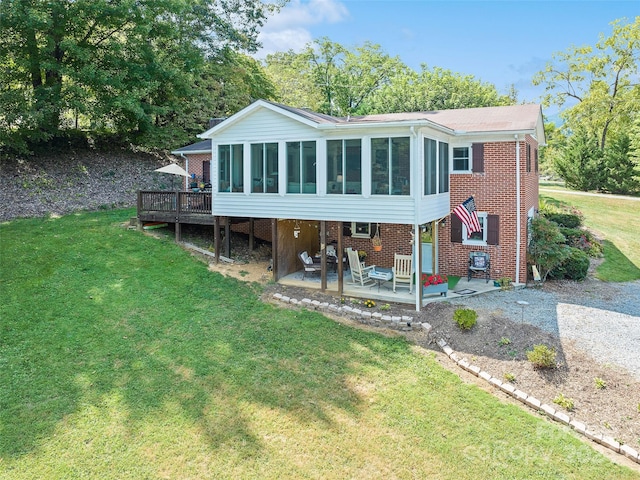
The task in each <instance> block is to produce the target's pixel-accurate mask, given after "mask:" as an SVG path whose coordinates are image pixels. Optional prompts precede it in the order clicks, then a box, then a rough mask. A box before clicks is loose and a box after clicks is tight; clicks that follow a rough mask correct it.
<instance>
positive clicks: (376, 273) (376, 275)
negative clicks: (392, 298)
mask: <svg viewBox="0 0 640 480" xmlns="http://www.w3.org/2000/svg"><path fill="white" fill-rule="evenodd" d="M369 278H373V279H374V280H375V282H376V283H377V284H378V291H380V285H382V284H383V283H385V282H388V281H389V280H391V279H392V278H393V271H392V270H391V269H390V268H384V267H374V268H373V270H371V272H369Z"/></svg>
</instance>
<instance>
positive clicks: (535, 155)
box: [533, 148, 538, 173]
mask: <svg viewBox="0 0 640 480" xmlns="http://www.w3.org/2000/svg"><path fill="white" fill-rule="evenodd" d="M533 158H535V160H536V170H535V172H536V173H538V149H537V148H536V149H535V150H534V151H533Z"/></svg>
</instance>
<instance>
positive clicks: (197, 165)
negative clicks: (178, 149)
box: [185, 153, 211, 180]
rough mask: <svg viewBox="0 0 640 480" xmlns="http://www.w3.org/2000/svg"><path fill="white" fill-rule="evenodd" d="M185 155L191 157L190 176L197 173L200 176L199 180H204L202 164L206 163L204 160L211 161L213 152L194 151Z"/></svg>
mask: <svg viewBox="0 0 640 480" xmlns="http://www.w3.org/2000/svg"><path fill="white" fill-rule="evenodd" d="M185 156H186V157H187V158H188V159H189V170H188V173H189V178H191V174H192V173H195V174H196V176H197V177H198V180H202V178H203V174H204V172H203V169H202V165H203V164H204V162H210V161H211V154H209V153H194V154H189V155H185Z"/></svg>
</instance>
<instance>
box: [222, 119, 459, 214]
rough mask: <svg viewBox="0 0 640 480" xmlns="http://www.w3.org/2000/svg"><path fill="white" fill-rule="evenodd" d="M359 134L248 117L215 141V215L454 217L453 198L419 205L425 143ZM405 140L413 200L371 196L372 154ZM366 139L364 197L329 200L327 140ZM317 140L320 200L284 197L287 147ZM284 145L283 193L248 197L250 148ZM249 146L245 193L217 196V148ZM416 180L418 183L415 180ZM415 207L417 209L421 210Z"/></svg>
mask: <svg viewBox="0 0 640 480" xmlns="http://www.w3.org/2000/svg"><path fill="white" fill-rule="evenodd" d="M355 127H356V128H354V129H351V128H335V129H333V128H331V129H324V130H323V129H319V130H318V129H315V128H313V127H311V126H309V125H307V124H305V123H303V122H298V121H296V120H294V119H291V118H289V117H287V116H285V115H281V114H279V113H277V112H274V111H272V110H270V109H267V108H260V109H257V110H255V111H254V112H251V113H249V114H248V115H247V116H246V117H245V118H242V119H241V120H239V121H238V122H237V123H235V124H232V125H230V126H229V127H228V128H225V129H223V130H221V131H220V132H219V133H217V134H215V135H214V136H213V137H212V146H213V162H212V164H213V168H212V170H213V172H212V173H213V175H212V181H213V184H214V194H213V211H214V214H215V215H221V216H231V217H254V218H291V219H294V218H297V219H306V220H328V221H357V222H380V223H399V224H408V225H415V224H416V223H417V224H422V223H426V222H429V221H432V220H437V219H440V218H442V217H444V216H445V215H447V214H448V213H449V195H448V194H444V195H432V196H429V197H424V198H422V197H421V198H422V199H421V200H419V201H416V199H415V198H414V197H415V196H418V197H420V196H421V192H422V183H423V180H422V178H421V177H422V162H423V160H422V148H421V144H420V142H421V141H422V138H421V136H420V135H416V134H415V132H412V131H411V130H410V129H409V128H408V127H397V126H394V127H385V126H380V125H376V126H355ZM397 136H406V137H409V138H411V139H412V141H411V156H412V162H414V166H413V167H412V178H411V194H412V195H411V196H387V195H374V196H371V195H370V192H371V185H370V183H371V153H370V152H371V150H370V145H369V142H370V140H371V138H375V137H397ZM348 138H360V139H362V192H363V194H362V195H327V194H326V182H327V172H326V140H327V139H348ZM307 140H315V141H316V146H317V170H316V174H317V177H316V178H317V194H285V193H283V192H284V190H285V189H286V170H285V169H286V158H285V143H284V142H286V141H307ZM262 142H265V143H271V142H278V143H279V156H280V159H279V160H280V161H279V164H280V165H279V170H280V176H279V179H280V185H279V186H280V192H281V193H279V194H275V193H268V194H265V193H249V191H248V189H249V188H250V185H251V178H250V168H251V166H250V144H251V143H262ZM239 143H243V144H244V156H245V158H244V160H245V165H244V176H245V178H244V180H245V189H247V191H246V193H244V194H243V193H216V186H217V169H218V167H217V145H219V144H239ZM416 177H417V178H416ZM416 207H418V208H417V209H416Z"/></svg>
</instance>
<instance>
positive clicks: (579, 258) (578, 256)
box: [549, 247, 589, 280]
mask: <svg viewBox="0 0 640 480" xmlns="http://www.w3.org/2000/svg"><path fill="white" fill-rule="evenodd" d="M588 271H589V256H588V255H587V254H586V253H584V252H583V251H582V250H580V249H577V248H574V247H569V256H568V257H567V258H566V259H565V260H564V261H563V262H562V263H561V264H560V265H558V266H557V267H555V268H554V269H553V270H551V272H549V276H550V277H551V278H555V279H558V280H559V279H563V278H566V279H568V280H584V279H585V278H586V277H587V272H588Z"/></svg>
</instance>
